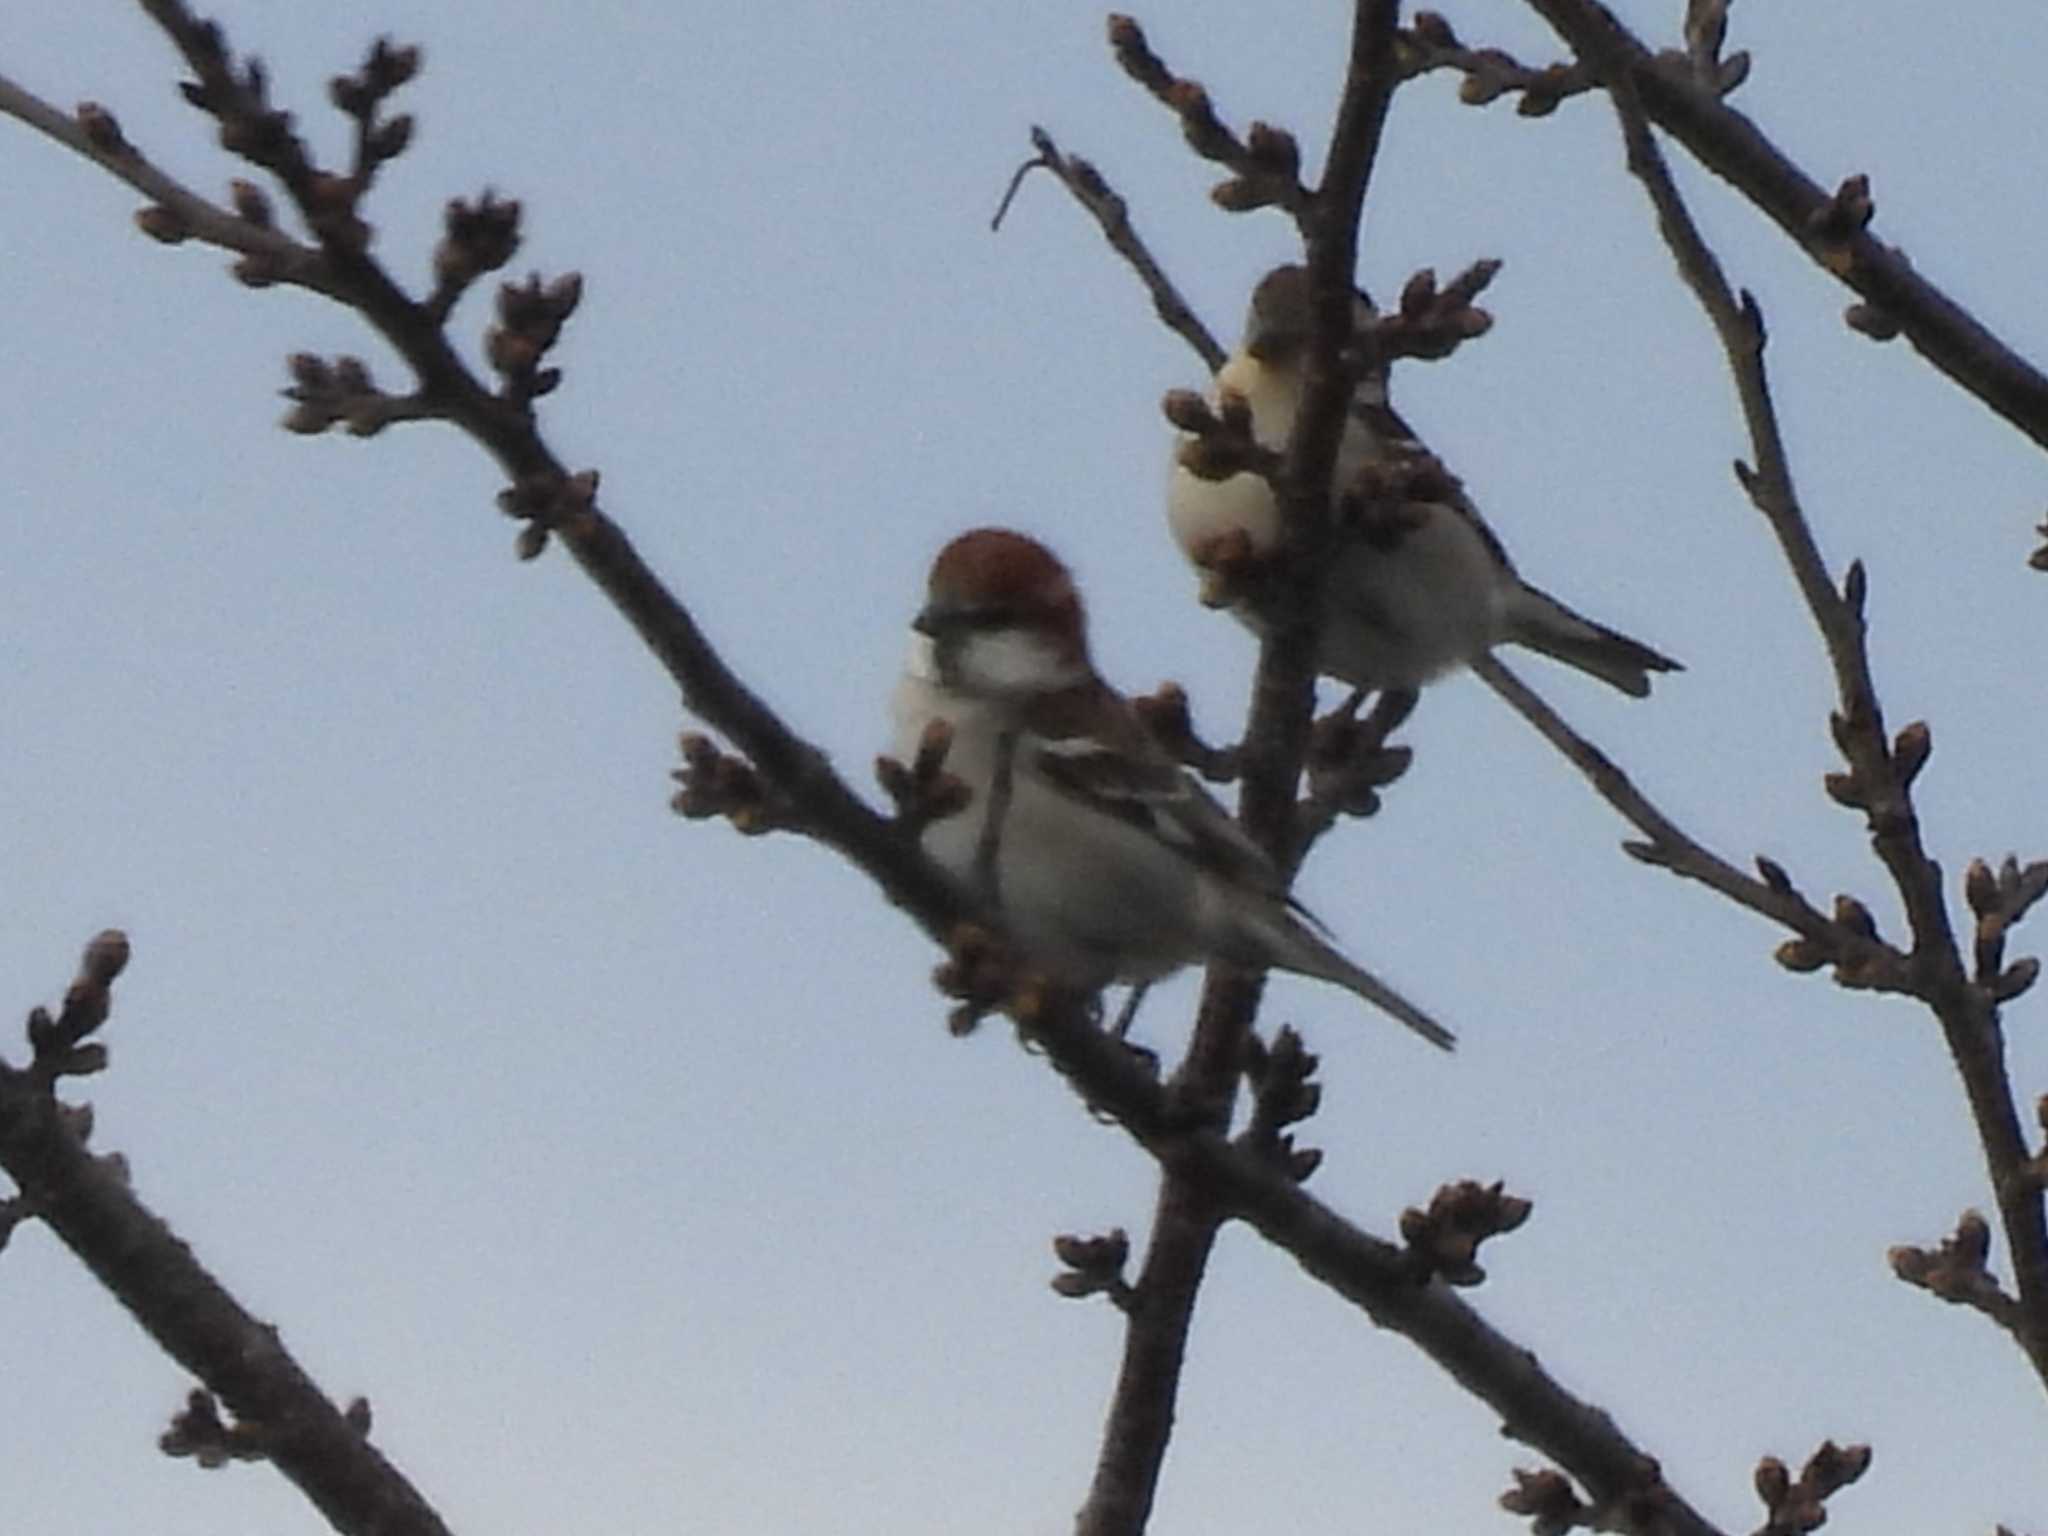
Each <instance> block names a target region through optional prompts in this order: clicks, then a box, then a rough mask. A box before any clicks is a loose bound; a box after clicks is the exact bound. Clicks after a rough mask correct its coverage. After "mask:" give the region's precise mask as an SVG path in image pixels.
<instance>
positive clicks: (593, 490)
mask: <svg viewBox="0 0 2048 1536" xmlns="http://www.w3.org/2000/svg"><path fill="white" fill-rule="evenodd" d="M597 485H598V474H597V471H596V470H594V469H582V470H578V471H577V472H576V473H575V474H573V475H565V474H560V473H557V472H553V471H548V472H544V473H541V474H537V475H525V476H522V477H521V478H519V479H518V480H515V481H514V482H513V483H512V484H511V485H508V486H507V487H505V489H504V490H502V491H500V492H498V510H499V511H500V512H502V513H504V514H505V515H506V516H507V517H511V518H517V519H518V520H519V521H521V522H523V523H524V524H525V525H526V526H525V527H523V528H521V529H520V530H519V543H518V546H517V550H518V554H519V558H520V559H522V560H532V559H535V558H536V557H538V556H539V555H540V553H541V552H542V551H543V550H545V549H546V548H547V547H548V533H549V531H550V530H551V529H555V528H564V527H569V526H571V525H573V524H575V523H577V522H578V521H580V520H581V519H584V518H587V517H589V516H590V514H591V513H593V512H594V511H595V510H596V508H597Z"/></svg>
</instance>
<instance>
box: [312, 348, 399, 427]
mask: <svg viewBox="0 0 2048 1536" xmlns="http://www.w3.org/2000/svg"><path fill="white" fill-rule="evenodd" d="M286 366H287V367H288V368H289V369H290V370H291V376H292V382H291V383H290V385H289V386H287V387H286V389H285V391H284V397H285V398H286V399H287V400H290V401H292V402H293V404H292V408H291V409H290V410H289V411H286V412H285V414H284V419H283V420H282V422H280V423H279V425H281V426H282V427H283V428H284V429H285V430H286V431H287V432H300V433H306V434H312V433H317V432H325V431H326V430H327V429H328V428H329V427H333V426H345V427H347V428H348V430H349V431H350V432H351V433H352V434H354V435H355V436H357V437H370V436H373V435H375V434H376V433H378V432H381V431H383V430H384V428H386V427H388V426H389V425H391V423H392V422H394V421H404V420H407V419H410V418H411V417H414V416H417V415H418V414H420V402H419V400H418V399H417V397H414V396H403V395H387V394H386V393H384V391H383V390H381V389H379V388H378V387H377V385H376V383H375V381H374V380H372V379H371V377H370V369H369V365H368V364H366V363H365V362H364V361H363V360H362V359H361V358H359V357H337V358H336V359H334V361H333V362H331V363H330V362H329V361H328V360H327V359H326V358H324V357H317V356H315V355H314V354H312V353H310V352H297V353H294V354H293V355H292V356H291V357H290V358H289V359H288V360H287V363H286Z"/></svg>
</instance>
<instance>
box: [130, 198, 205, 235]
mask: <svg viewBox="0 0 2048 1536" xmlns="http://www.w3.org/2000/svg"><path fill="white" fill-rule="evenodd" d="M135 227H136V228H137V229H139V230H141V231H142V232H143V233H144V234H145V235H147V236H149V238H150V239H152V240H155V241H159V242H160V243H162V244H164V245H181V244H183V243H184V242H185V241H187V240H189V239H191V238H192V226H191V225H189V224H187V223H186V222H185V218H184V215H183V214H180V213H177V212H174V211H173V210H171V209H169V208H166V207H164V206H163V205H162V204H161V203H158V204H154V205H152V206H151V207H148V208H138V209H136V210H135Z"/></svg>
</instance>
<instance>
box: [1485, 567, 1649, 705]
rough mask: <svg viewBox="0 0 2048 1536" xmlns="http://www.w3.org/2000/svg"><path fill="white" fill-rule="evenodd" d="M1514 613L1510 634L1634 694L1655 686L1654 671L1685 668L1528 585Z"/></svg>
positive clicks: (1519, 594)
mask: <svg viewBox="0 0 2048 1536" xmlns="http://www.w3.org/2000/svg"><path fill="white" fill-rule="evenodd" d="M1516 595H1517V598H1518V599H1519V601H1518V602H1517V603H1516V604H1515V606H1514V607H1513V608H1512V609H1511V611H1510V612H1509V614H1508V638H1509V639H1510V640H1513V641H1515V642H1516V643H1517V644H1518V645H1526V646H1527V647H1529V649H1530V650H1532V651H1541V652H1542V653H1543V654H1544V655H1545V656H1548V657H1550V658H1551V659H1552V660H1554V661H1561V662H1563V663H1564V664H1565V665H1566V666H1570V667H1577V668H1578V669H1579V670H1580V671H1581V672H1584V673H1587V674H1589V675H1590V676H1593V677H1597V678H1599V679H1600V681H1602V682H1603V683H1607V684H1609V685H1611V686H1613V687H1615V688H1619V689H1620V690H1621V691H1622V692H1623V693H1626V694H1628V695H1630V696H1631V697H1633V698H1638V699H1640V698H1642V697H1644V696H1645V695H1646V694H1648V693H1649V691H1650V674H1651V673H1652V672H1682V671H1684V670H1685V668H1684V667H1683V665H1681V664H1680V663H1678V662H1676V661H1673V660H1672V659H1671V658H1670V657H1669V656H1666V655H1664V654H1663V653H1662V652H1660V651H1653V650H1651V649H1650V647H1648V646H1647V645H1644V644H1643V643H1642V642H1641V641H1638V640H1631V639H1629V637H1628V636H1627V635H1624V634H1620V633H1618V632H1617V631H1615V630H1611V629H1609V628H1608V627H1607V626H1606V625H1604V624H1596V623H1594V622H1593V621H1592V620H1591V619H1589V618H1587V617H1585V616H1584V615H1583V614H1578V613H1574V612H1572V610H1571V609H1569V608H1567V607H1565V605H1564V604H1563V603H1560V602H1559V601H1558V600H1557V599H1556V598H1554V597H1552V596H1550V595H1549V594H1548V593H1547V592H1539V591H1537V590H1536V588H1534V587H1531V586H1526V585H1525V586H1524V587H1523V588H1522V590H1521V592H1520V593H1518V594H1516Z"/></svg>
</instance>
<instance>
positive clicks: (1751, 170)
mask: <svg viewBox="0 0 2048 1536" xmlns="http://www.w3.org/2000/svg"><path fill="white" fill-rule="evenodd" d="M1528 3H1529V5H1530V7H1531V8H1532V9H1534V10H1535V11H1536V12H1538V13H1539V14H1540V15H1541V16H1542V17H1543V19H1544V20H1545V21H1547V22H1549V23H1550V25H1551V27H1552V28H1553V29H1554V30H1555V31H1556V32H1557V34H1558V35H1559V36H1560V37H1562V38H1563V39H1564V40H1565V41H1566V42H1567V43H1569V44H1570V45H1571V47H1572V49H1573V50H1574V51H1575V52H1576V53H1577V54H1578V55H1579V57H1580V58H1582V59H1583V60H1585V61H1586V63H1587V64H1588V65H1590V66H1591V67H1592V69H1593V70H1594V72H1595V73H1596V74H1598V75H1599V76H1601V77H1602V78H1603V79H1604V80H1606V81H1607V82H1608V84H1609V85H1610V87H1611V86H1612V85H1614V84H1615V83H1617V82H1627V83H1628V84H1629V85H1630V86H1631V88H1632V89H1633V90H1634V91H1635V92H1636V94H1637V96H1638V98H1639V99H1640V101H1641V103H1642V110H1643V112H1644V114H1645V115H1646V116H1647V117H1648V118H1649V119H1650V120H1651V121H1652V122H1654V123H1656V124H1657V126H1658V127H1660V128H1662V129H1663V130H1664V131H1665V132H1667V133H1669V134H1670V135H1671V136H1672V137H1674V138H1675V139H1677V140H1678V141H1679V142H1680V143H1681V144H1683V145H1685V147H1686V148H1687V150H1689V151H1690V152H1691V153H1692V155H1693V156H1694V157H1695V158H1696V159H1698V160H1699V162H1700V163H1701V164H1702V165H1704V166H1706V167H1707V168H1708V169H1709V170H1711V171H1713V172H1714V173H1715V174H1716V175H1717V176H1720V177H1721V178H1722V179H1723V180H1725V181H1727V182H1728V183H1729V185H1731V186H1733V187H1734V188H1735V189H1736V190H1737V191H1738V192H1740V193H1742V195H1743V196H1744V197H1746V198H1748V199H1749V200H1750V201H1751V202H1752V203H1754V204H1755V205H1756V206H1757V207H1758V208H1759V209H1761V210H1762V211H1763V213H1764V214H1765V215H1766V216H1768V217H1769V218H1770V219H1771V220H1772V221H1773V222H1774V223H1776V224H1777V225H1778V227H1779V228H1780V229H1782V230H1784V231H1785V233H1786V234H1787V235H1789V236H1791V237H1792V239H1793V241H1794V242H1795V243H1796V244H1797V245H1798V246H1799V247H1800V249H1801V250H1803V251H1805V252H1806V253H1807V254H1808V255H1809V256H1811V257H1812V258H1813V259H1814V260H1815V261H1816V262H1818V263H1819V264H1820V265H1821V266H1822V267H1823V268H1825V269H1826V270H1827V271H1828V272H1830V273H1831V274H1833V275H1834V276H1835V277H1837V278H1839V279H1840V280H1841V281H1842V282H1844V283H1846V284H1847V285H1848V286H1849V287H1851V288H1853V289H1854V290H1855V291H1856V292H1857V293H1858V294H1860V295H1861V296H1862V298H1863V299H1864V301H1865V302H1866V303H1868V304H1869V305H1870V306H1871V307H1872V308H1873V309H1875V310H1876V311H1877V312H1878V314H1879V315H1881V316H1882V317H1884V319H1885V321H1886V322H1887V323H1889V324H1895V325H1896V326H1897V327H1898V328H1899V330H1900V331H1902V332H1903V333H1904V334H1905V336H1906V339H1907V340H1908V341H1910V342H1911V343H1912V344H1913V347H1914V349H1915V350H1916V351H1918V352H1919V353H1920V355H1921V356H1922V357H1924V358H1926V359H1927V360H1928V362H1930V363H1932V364H1933V365H1934V366H1935V367H1936V368H1937V369H1939V370H1940V371H1941V372H1942V373H1945V374H1947V375H1948V377H1949V378H1950V379H1952V380H1953V381H1954V382H1955V383H1957V384H1959V385H1961V386H1962V387H1963V388H1964V389H1966V390H1968V391H1969V392H1970V393H1971V394H1973V395H1975V396H1976V397H1977V398H1978V399H1979V400H1982V401H1983V402H1984V403H1985V404H1986V405H1988V406H1989V407H1990V408H1991V409H1992V410H1993V411H1996V412H1997V413H1998V414H1999V415H2000V416H2003V417H2004V418H2005V419H2006V420H2007V421H2009V422H2011V423H2012V424H2013V425H2014V426H2015V427H2017V428H2018V429H2019V430H2020V431H2022V432H2024V433H2025V434H2026V435H2027V436H2028V437H2030V438H2032V439H2033V440H2034V441H2035V442H2036V443H2039V444H2040V445H2041V446H2043V447H2044V448H2048V376H2044V375H2043V374H2042V373H2041V372H2040V370H2038V369H2037V368H2035V367H2034V366H2033V365H2032V364H2030V363H2028V362H2027V361H2026V360H2025V359H2024V358H2022V357H2021V356H2020V355H2019V354H2018V353H2016V352H2014V351H2013V350H2012V349H2011V348H2010V347H2008V346H2006V345H2005V343H2004V342H2002V341H2000V340H1999V339H1998V338H1997V337H1996V336H1994V335H1993V334H1992V333H1991V332H1990V331H1989V330H1987V329H1986V328H1985V327H1984V326H1983V325H1982V324H1981V323H1979V322H1978V320H1977V319H1976V318H1975V317H1974V316H1972V315H1971V314H1970V313H1969V312H1968V311H1966V310H1965V309H1964V308H1963V307H1962V306H1961V305H1960V304H1957V303H1956V302H1955V301H1954V300H1953V299H1951V298H1950V297H1949V296H1948V295H1947V294H1946V293H1944V292H1942V291H1941V289H1939V288H1937V287H1936V286H1935V285H1934V284H1933V283H1931V282H1929V281H1928V280H1927V279H1926V278H1924V277H1922V276H1921V275H1920V274H1919V273H1918V272H1917V271H1915V270H1914V268H1913V264H1912V263H1911V262H1910V261H1908V260H1907V259H1906V257H1905V255H1904V253H1903V252H1901V251H1899V250H1897V249H1895V248H1894V247H1892V246H1888V245H1885V244H1883V243H1882V242H1880V241H1878V240H1875V239H1873V238H1872V237H1871V236H1870V235H1869V234H1867V233H1865V232H1864V230H1863V228H1862V223H1863V222H1864V221H1867V219H1868V217H1869V208H1868V202H1867V198H1865V199H1863V207H1862V208H1861V210H1860V213H1854V212H1853V211H1852V210H1848V209H1845V208H1844V207H1842V201H1843V200H1842V194H1841V193H1836V194H1834V195H1830V194H1829V193H1827V192H1825V191H1823V190H1822V188H1821V187H1820V186H1819V185H1818V184H1817V183H1815V182H1814V181H1813V179H1812V178H1811V177H1809V176H1807V175H1806V173H1805V172H1804V171H1802V170H1800V169H1799V167H1798V166H1797V165H1795V164H1793V162H1792V161H1791V160H1790V159H1788V158H1787V157H1786V156H1785V155H1784V154H1783V152H1781V151H1780V150H1779V149H1778V147H1777V146H1776V145H1775V144H1773V143H1772V142H1771V141H1770V140H1769V139H1768V138H1767V137H1765V135H1764V133H1763V132H1762V130H1760V129H1759V128H1758V127H1757V126H1756V124H1755V123H1754V122H1752V121H1751V120H1750V119H1749V118H1748V117H1746V116H1745V115H1744V114H1742V113H1741V112H1738V111H1736V110H1735V109H1734V108H1733V107H1730V106H1729V105H1727V103H1726V102H1724V101H1722V100H1721V99H1720V98H1719V97H1718V96H1717V95H1715V94H1714V93H1712V92H1711V91H1707V90H1703V89H1702V88H1701V87H1700V86H1699V84H1698V83H1697V82H1696V80H1695V79H1694V78H1693V75H1692V72H1691V70H1690V69H1689V68H1688V67H1686V65H1685V64H1684V63H1683V62H1681V63H1679V64H1678V65H1676V66H1675V67H1669V68H1667V67H1665V66H1663V65H1662V64H1660V63H1659V61H1658V60H1657V59H1656V58H1654V57H1653V56H1652V55H1651V53H1650V50H1649V49H1647V48H1645V47H1644V46H1643V44H1642V42H1641V41H1640V40H1639V39H1638V38H1637V37H1636V36H1635V34H1634V33H1632V32H1630V31H1629V30H1628V29H1627V28H1626V27H1625V26H1623V25H1622V24H1621V22H1620V21H1619V20H1617V19H1616V18H1615V16H1614V14H1613V13H1612V12H1611V11H1609V10H1608V9H1607V8H1606V7H1605V6H1603V5H1600V4H1598V3H1597V0H1528ZM1852 179H1853V178H1852ZM1845 190H1848V189H1847V186H1846V184H1845ZM1845 213H1846V214H1851V216H1849V217H1844V216H1843V215H1844V214H1845Z"/></svg>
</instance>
